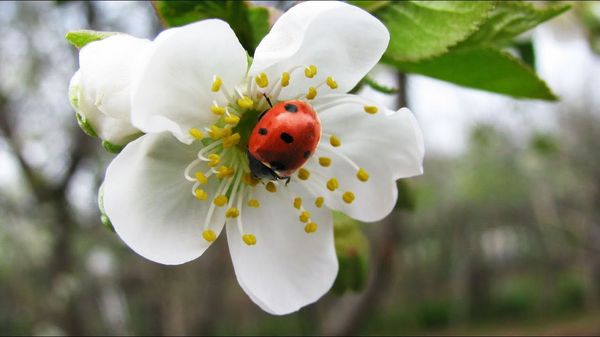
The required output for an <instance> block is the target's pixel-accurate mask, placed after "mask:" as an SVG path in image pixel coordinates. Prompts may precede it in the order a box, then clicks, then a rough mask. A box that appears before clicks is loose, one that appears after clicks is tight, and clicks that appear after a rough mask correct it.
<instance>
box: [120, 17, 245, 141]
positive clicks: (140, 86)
mask: <svg viewBox="0 0 600 337" xmlns="http://www.w3.org/2000/svg"><path fill="white" fill-rule="evenodd" d="M152 44H153V45H152V50H151V52H150V53H149V54H150V55H149V56H148V58H147V59H146V60H145V62H144V63H143V64H140V66H139V69H138V76H137V81H136V83H135V84H134V89H133V92H132V108H133V111H132V120H133V124H134V125H135V126H137V127H139V128H140V129H141V130H143V131H145V132H161V131H170V132H172V133H173V134H174V135H175V137H177V138H178V139H179V140H180V141H183V142H185V143H188V144H189V143H190V142H191V141H192V139H193V138H192V137H191V136H190V135H189V134H188V131H189V129H190V128H192V127H196V128H203V127H207V126H209V125H211V124H212V123H214V122H215V121H216V116H215V115H214V114H212V113H211V111H210V107H211V106H212V104H213V100H217V102H220V103H221V104H223V103H224V102H225V99H224V97H223V94H222V93H221V92H212V91H211V87H212V83H213V78H214V76H215V75H217V76H219V77H220V78H221V79H222V87H226V88H230V90H231V88H233V87H234V86H235V85H237V84H239V83H240V82H241V81H242V80H243V79H244V77H245V74H246V70H247V57H246V51H245V50H244V48H243V47H242V46H241V44H240V43H239V41H238V39H237V37H236V36H235V33H234V32H233V31H232V30H231V28H230V27H229V25H228V24H227V23H225V22H223V21H221V20H216V19H213V20H204V21H200V22H196V23H193V24H189V25H186V26H183V27H178V28H171V29H168V30H166V31H164V32H162V33H161V34H160V35H158V37H157V38H156V39H155V40H154V41H153V42H152Z"/></svg>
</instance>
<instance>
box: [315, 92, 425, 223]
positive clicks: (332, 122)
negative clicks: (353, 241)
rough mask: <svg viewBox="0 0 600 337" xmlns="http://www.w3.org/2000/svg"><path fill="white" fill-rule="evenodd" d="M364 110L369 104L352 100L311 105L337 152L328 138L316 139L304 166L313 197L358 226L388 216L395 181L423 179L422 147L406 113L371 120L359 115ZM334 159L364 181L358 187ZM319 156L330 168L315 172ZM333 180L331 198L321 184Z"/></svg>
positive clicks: (338, 97)
mask: <svg viewBox="0 0 600 337" xmlns="http://www.w3.org/2000/svg"><path fill="white" fill-rule="evenodd" d="M365 105H373V104H372V103H369V102H368V101H366V100H364V99H362V98H360V97H358V96H354V95H331V96H329V97H325V98H322V99H320V100H319V101H317V102H315V105H314V108H315V110H316V111H317V112H318V113H319V117H320V119H321V123H322V129H323V133H326V134H330V135H331V134H333V135H335V136H337V137H338V138H339V139H340V140H341V146H339V147H336V148H334V147H333V146H331V145H330V143H329V141H330V138H329V137H327V136H323V137H322V138H321V143H320V144H319V147H318V148H317V151H316V152H315V154H314V155H313V156H312V157H311V159H310V161H309V163H308V164H307V166H306V168H307V169H308V170H309V171H314V173H315V174H313V175H311V178H309V180H307V182H306V183H307V184H308V186H309V188H310V189H311V191H312V192H313V193H315V195H321V196H323V197H324V198H325V203H326V205H327V206H328V207H330V208H332V209H336V210H340V211H342V212H344V213H346V214H348V215H349V216H351V217H353V218H356V219H358V220H361V221H377V220H379V219H381V218H383V217H385V216H386V215H387V214H389V213H390V212H391V211H392V209H393V207H394V205H395V203H396V198H397V194H398V191H397V189H396V183H395V181H396V180H397V179H399V178H406V177H411V176H415V175H419V174H422V173H423V168H422V164H423V155H424V145H423V138H422V134H421V130H420V128H419V126H418V124H417V122H416V120H415V117H414V116H413V114H412V113H411V112H410V110H408V109H406V108H403V109H400V110H398V111H395V112H394V111H390V110H387V109H385V108H383V107H378V108H379V111H378V112H377V113H376V114H374V115H371V114H368V113H366V112H365V111H364V106H365ZM328 149H329V150H328ZM331 150H333V152H332V151H331ZM337 153H341V154H343V155H344V156H346V157H347V158H349V159H351V160H352V161H353V162H354V163H355V164H356V165H357V166H358V167H360V168H364V169H365V170H366V171H367V173H368V174H369V179H368V181H366V182H362V181H360V180H359V179H358V178H357V177H356V174H357V170H356V168H355V167H353V166H352V165H351V164H350V163H349V162H348V161H346V160H344V159H343V158H342V157H341V156H339V155H336V154H337ZM321 156H324V157H329V158H331V160H332V164H331V166H329V167H322V166H320V165H319V163H318V158H319V157H321ZM334 177H335V178H336V179H337V180H338V182H339V188H338V189H337V190H336V191H334V192H331V191H329V190H328V189H327V188H326V184H325V181H327V180H328V179H330V178H334ZM319 179H320V181H319V182H317V181H318V180H319ZM347 191H350V192H352V193H353V194H354V196H355V199H354V201H353V202H352V203H351V204H348V203H346V202H344V201H343V199H342V195H343V193H344V192H347Z"/></svg>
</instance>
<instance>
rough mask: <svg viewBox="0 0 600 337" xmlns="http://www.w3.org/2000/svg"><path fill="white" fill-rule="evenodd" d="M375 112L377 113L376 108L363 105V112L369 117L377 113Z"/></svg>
mask: <svg viewBox="0 0 600 337" xmlns="http://www.w3.org/2000/svg"><path fill="white" fill-rule="evenodd" d="M377 111H379V109H377V107H376V106H374V105H365V112H366V113H368V114H371V115H374V114H376V113H377Z"/></svg>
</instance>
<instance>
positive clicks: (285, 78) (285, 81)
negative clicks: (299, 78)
mask: <svg viewBox="0 0 600 337" xmlns="http://www.w3.org/2000/svg"><path fill="white" fill-rule="evenodd" d="M289 84H290V73H288V72H287V71H286V72H284V73H283V74H281V86H282V87H284V88H285V87H287V86H288V85H289Z"/></svg>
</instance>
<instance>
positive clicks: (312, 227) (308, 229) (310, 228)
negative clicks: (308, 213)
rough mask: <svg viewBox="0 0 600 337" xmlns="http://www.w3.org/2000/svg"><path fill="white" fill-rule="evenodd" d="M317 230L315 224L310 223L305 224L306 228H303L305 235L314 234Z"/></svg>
mask: <svg viewBox="0 0 600 337" xmlns="http://www.w3.org/2000/svg"><path fill="white" fill-rule="evenodd" d="M317 228H319V226H318V225H317V224H316V223H314V222H310V223H307V224H306V226H304V231H305V232H306V233H307V234H310V233H314V232H316V231H317Z"/></svg>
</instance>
